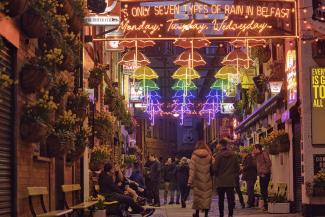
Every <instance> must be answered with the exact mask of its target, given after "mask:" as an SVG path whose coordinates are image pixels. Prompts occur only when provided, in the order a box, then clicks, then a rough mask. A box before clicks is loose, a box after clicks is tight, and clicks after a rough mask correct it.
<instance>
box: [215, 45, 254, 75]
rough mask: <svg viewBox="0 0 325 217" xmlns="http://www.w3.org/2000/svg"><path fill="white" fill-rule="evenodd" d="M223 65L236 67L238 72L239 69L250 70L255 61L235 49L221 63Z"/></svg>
mask: <svg viewBox="0 0 325 217" xmlns="http://www.w3.org/2000/svg"><path fill="white" fill-rule="evenodd" d="M221 63H222V64H223V65H231V66H236V68H237V71H239V67H244V68H249V67H250V66H251V65H253V63H254V61H253V60H252V59H251V58H250V57H249V56H248V54H247V53H246V52H244V51H242V50H240V49H234V50H233V51H231V52H230V53H229V54H228V55H227V56H225V58H224V59H223V60H222V62H221Z"/></svg>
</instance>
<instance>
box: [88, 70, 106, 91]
mask: <svg viewBox="0 0 325 217" xmlns="http://www.w3.org/2000/svg"><path fill="white" fill-rule="evenodd" d="M105 73H106V70H105V68H104V67H103V66H100V65H98V66H95V67H94V68H92V69H91V70H90V71H89V78H88V86H89V88H97V87H98V85H99V84H100V83H101V82H102V80H103V77H104V74H105Z"/></svg>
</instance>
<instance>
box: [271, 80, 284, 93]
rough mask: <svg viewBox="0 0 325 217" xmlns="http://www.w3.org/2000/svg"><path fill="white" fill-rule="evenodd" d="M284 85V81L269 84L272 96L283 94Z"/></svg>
mask: <svg viewBox="0 0 325 217" xmlns="http://www.w3.org/2000/svg"><path fill="white" fill-rule="evenodd" d="M282 83H283V82H282V81H270V82H269V84H270V89H271V93H272V95H276V94H278V93H280V92H281V88H282Z"/></svg>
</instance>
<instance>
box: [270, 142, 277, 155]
mask: <svg viewBox="0 0 325 217" xmlns="http://www.w3.org/2000/svg"><path fill="white" fill-rule="evenodd" d="M269 154H270V155H277V154H279V148H278V142H277V141H273V142H272V143H270V145H269Z"/></svg>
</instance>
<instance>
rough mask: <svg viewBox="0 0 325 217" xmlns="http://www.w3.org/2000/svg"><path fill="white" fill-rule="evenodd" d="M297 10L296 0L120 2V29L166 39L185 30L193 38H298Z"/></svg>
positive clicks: (173, 37)
mask: <svg viewBox="0 0 325 217" xmlns="http://www.w3.org/2000/svg"><path fill="white" fill-rule="evenodd" d="M235 2H236V1H235ZM296 11H298V9H297V5H296V1H251V0H244V1H241V2H238V3H233V1H231V2H228V1H220V2H219V1H215V3H210V2H209V3H201V2H200V3H194V4H193V3H182V2H179V1H152V2H143V1H132V2H122V5H121V24H120V26H119V30H121V31H123V32H130V31H137V32H145V33H146V34H148V35H149V36H150V38H157V39H159V38H161V39H168V40H169V39H170V40H173V39H175V37H178V36H181V33H182V32H185V31H188V30H191V32H193V33H194V34H193V36H188V35H187V36H186V37H191V38H193V39H200V38H202V36H203V35H204V36H206V37H209V36H210V37H212V38H238V37H245V38H249V37H253V38H285V37H297V26H296V23H297V17H296ZM194 15H195V16H194ZM193 16H194V17H195V19H193ZM279 23H281V25H280V26H282V27H280V26H279ZM130 35H133V36H130V37H136V36H134V34H130Z"/></svg>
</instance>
